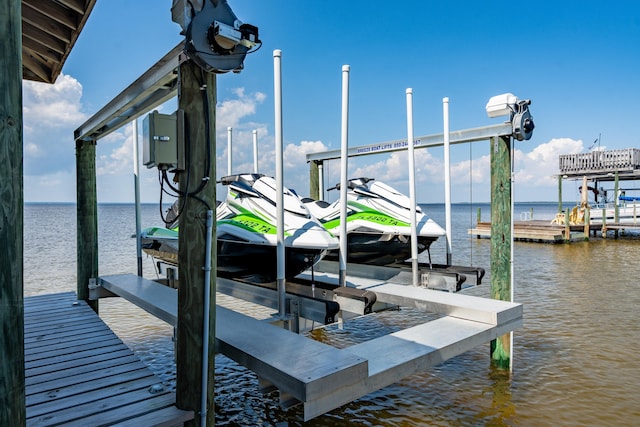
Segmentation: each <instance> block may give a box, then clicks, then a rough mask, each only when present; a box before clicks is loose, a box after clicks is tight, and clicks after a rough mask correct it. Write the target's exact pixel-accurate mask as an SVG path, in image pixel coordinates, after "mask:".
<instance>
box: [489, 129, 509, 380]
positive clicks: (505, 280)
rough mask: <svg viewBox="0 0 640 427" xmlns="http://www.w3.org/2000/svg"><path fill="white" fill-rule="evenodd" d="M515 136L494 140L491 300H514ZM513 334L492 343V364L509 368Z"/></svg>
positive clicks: (492, 147)
mask: <svg viewBox="0 0 640 427" xmlns="http://www.w3.org/2000/svg"><path fill="white" fill-rule="evenodd" d="M510 143H511V137H509V136H500V137H493V138H491V148H490V150H491V298H493V299H497V300H501V301H511V155H512V153H511V147H510ZM510 353H511V337H510V335H509V334H506V335H503V336H501V337H498V338H497V339H496V340H493V341H491V362H492V364H493V365H494V366H497V367H500V368H503V369H509V367H510V365H511V356H510Z"/></svg>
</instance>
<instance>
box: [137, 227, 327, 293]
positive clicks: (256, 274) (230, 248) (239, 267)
mask: <svg viewBox="0 0 640 427" xmlns="http://www.w3.org/2000/svg"><path fill="white" fill-rule="evenodd" d="M156 230H157V229H156ZM143 236H144V237H143V238H142V249H143V251H144V252H145V253H146V254H148V255H150V256H152V257H154V258H155V259H157V260H159V261H162V262H165V263H167V264H171V265H175V266H178V239H177V232H176V237H169V236H151V235H149V234H148V233H143ZM216 247H217V253H216V259H217V261H216V272H217V275H218V276H220V277H226V278H230V279H242V280H247V281H251V282H255V283H268V282H273V281H275V280H276V279H277V278H278V277H277V265H278V264H277V256H276V248H275V246H270V245H255V244H249V243H246V242H239V241H232V240H224V239H217V246H216ZM325 252H326V250H324V249H312V248H295V247H293V248H292V247H285V278H292V277H295V276H297V275H298V274H300V273H301V272H303V271H305V270H307V269H309V268H311V267H312V266H313V265H314V264H315V263H317V262H318V261H319V260H320V259H321V258H322V257H323V256H324V255H325Z"/></svg>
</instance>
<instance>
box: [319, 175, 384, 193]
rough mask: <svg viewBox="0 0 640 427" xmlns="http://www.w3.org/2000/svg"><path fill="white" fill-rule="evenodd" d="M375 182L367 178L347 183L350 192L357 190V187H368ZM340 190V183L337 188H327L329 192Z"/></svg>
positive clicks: (355, 179)
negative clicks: (367, 185)
mask: <svg viewBox="0 0 640 427" xmlns="http://www.w3.org/2000/svg"><path fill="white" fill-rule="evenodd" d="M374 180H375V178H367V177H360V178H351V179H350V180H349V181H348V183H347V188H349V189H350V190H355V189H356V188H357V187H360V186H362V185H366V184H367V183H369V182H370V181H374ZM339 189H340V183H337V184H336V185H335V186H333V187H331V188H327V191H331V190H339Z"/></svg>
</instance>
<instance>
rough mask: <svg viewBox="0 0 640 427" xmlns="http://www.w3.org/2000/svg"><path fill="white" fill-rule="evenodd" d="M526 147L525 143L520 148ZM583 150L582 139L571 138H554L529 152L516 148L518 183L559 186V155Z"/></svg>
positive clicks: (531, 185)
mask: <svg viewBox="0 0 640 427" xmlns="http://www.w3.org/2000/svg"><path fill="white" fill-rule="evenodd" d="M524 147H525V146H524V145H520V148H524ZM582 150H583V143H582V141H580V140H578V141H576V140H573V139H571V138H554V139H552V140H551V141H549V142H546V143H544V144H540V145H538V146H536V147H534V148H533V150H531V151H530V152H528V153H525V152H523V151H522V150H521V149H516V157H515V165H516V167H515V180H516V183H517V185H523V186H527V187H531V188H536V187H545V186H546V187H548V186H555V187H557V178H556V177H557V175H558V173H559V172H560V170H559V156H560V155H561V154H574V153H579V152H581V151H582ZM555 187H554V188H555Z"/></svg>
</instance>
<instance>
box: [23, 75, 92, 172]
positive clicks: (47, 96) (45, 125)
mask: <svg viewBox="0 0 640 427" xmlns="http://www.w3.org/2000/svg"><path fill="white" fill-rule="evenodd" d="M22 92H23V122H24V134H23V137H24V170H25V174H27V175H45V174H50V173H58V172H60V171H63V170H64V171H69V170H70V169H71V168H73V165H74V164H75V144H74V139H73V132H74V131H75V129H77V127H78V126H80V125H81V124H82V123H83V122H84V121H85V120H86V117H87V116H86V114H84V113H83V112H82V104H81V97H82V85H81V84H80V82H78V81H77V80H76V79H74V78H73V77H71V76H68V75H65V74H61V75H60V76H59V77H58V79H57V80H56V83H55V84H53V85H51V84H45V83H37V82H32V81H28V80H24V81H23V82H22Z"/></svg>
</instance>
